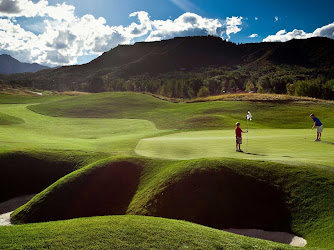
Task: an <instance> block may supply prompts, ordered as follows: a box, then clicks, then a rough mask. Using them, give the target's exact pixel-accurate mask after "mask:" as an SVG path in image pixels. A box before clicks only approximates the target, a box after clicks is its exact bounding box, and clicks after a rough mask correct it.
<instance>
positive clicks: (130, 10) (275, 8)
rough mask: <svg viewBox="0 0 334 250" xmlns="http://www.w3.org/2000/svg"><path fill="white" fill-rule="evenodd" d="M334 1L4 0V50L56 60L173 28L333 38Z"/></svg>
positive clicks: (243, 39)
mask: <svg viewBox="0 0 334 250" xmlns="http://www.w3.org/2000/svg"><path fill="white" fill-rule="evenodd" d="M333 9H334V1H330V0H318V1H310V0H306V1H299V0H297V1H293V0H290V1H285V0H283V1H261V0H247V1H246V0H238V1H226V0H211V1H204V0H67V1H61V0H48V1H47V0H0V54H2V53H6V54H10V55H12V56H13V57H15V58H17V59H18V60H20V61H25V62H37V63H41V64H45V65H50V66H56V65H68V64H82V63H87V62H89V61H90V60H92V59H94V58H96V57H97V56H99V55H100V54H101V53H103V52H104V51H108V50H109V49H111V48H113V47H115V46H117V45H118V44H124V43H125V44H132V43H134V42H136V41H158V40H162V39H169V38H172V37H174V36H186V35H207V34H210V35H216V36H220V37H222V38H223V39H228V40H230V41H233V42H236V43H249V42H262V41H268V42H273V41H283V42H284V41H288V40H290V39H293V38H297V39H302V38H308V37H312V36H327V37H330V38H334V14H333Z"/></svg>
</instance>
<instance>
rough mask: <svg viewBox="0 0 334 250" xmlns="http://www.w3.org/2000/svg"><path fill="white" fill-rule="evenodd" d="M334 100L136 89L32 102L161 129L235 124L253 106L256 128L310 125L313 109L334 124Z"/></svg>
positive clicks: (59, 111)
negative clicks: (162, 94)
mask: <svg viewBox="0 0 334 250" xmlns="http://www.w3.org/2000/svg"><path fill="white" fill-rule="evenodd" d="M333 107H334V106H333V104H331V103H320V104H319V103H312V102H307V101H298V102H292V101H288V102H252V101H248V102H237V101H236V102H233V101H232V102H231V101H230V102H229V101H216V102H201V103H170V102H166V101H163V100H160V99H157V98H154V97H152V96H148V95H144V94H136V93H100V94H93V95H87V96H78V97H72V98H69V99H66V100H59V101H54V102H48V103H44V104H40V105H33V106H29V109H31V110H33V111H35V112H37V113H40V114H44V115H48V116H59V117H81V118H83V117H91V118H118V119H144V120H149V121H152V122H154V123H155V124H156V126H157V127H158V128H160V129H210V128H214V129H217V128H222V129H227V128H233V127H234V126H235V123H236V122H237V121H240V122H243V121H246V114H247V110H251V112H252V114H253V118H254V120H253V121H252V127H253V128H291V129H294V128H307V127H310V126H312V120H311V119H310V118H309V115H310V113H315V114H316V116H318V117H319V118H321V120H322V122H323V123H324V124H325V127H327V128H328V127H334V108H333Z"/></svg>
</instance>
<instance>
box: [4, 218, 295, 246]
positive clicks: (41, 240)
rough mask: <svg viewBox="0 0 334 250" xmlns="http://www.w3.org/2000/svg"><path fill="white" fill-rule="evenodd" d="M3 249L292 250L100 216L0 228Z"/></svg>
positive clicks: (174, 225)
mask: <svg viewBox="0 0 334 250" xmlns="http://www.w3.org/2000/svg"><path fill="white" fill-rule="evenodd" d="M0 235H1V237H0V245H1V248H5V249H296V248H293V247H290V246H288V245H283V244H278V243H274V242H270V241H264V240H257V239H254V238H249V237H243V236H238V235H235V234H231V233H227V232H224V231H220V230H217V229H213V228H209V227H204V226H201V225H197V224H193V223H189V222H185V221H178V220H170V219H163V218H154V217H148V216H104V217H91V218H82V219H74V220H66V221H57V222H48V223H36V224H26V225H20V226H11V227H0Z"/></svg>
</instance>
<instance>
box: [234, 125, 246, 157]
mask: <svg viewBox="0 0 334 250" xmlns="http://www.w3.org/2000/svg"><path fill="white" fill-rule="evenodd" d="M241 133H248V131H247V132H244V131H242V129H241V128H240V122H237V127H236V128H235V139H236V150H235V151H237V152H244V151H242V150H241V148H240V145H241V144H242V135H241Z"/></svg>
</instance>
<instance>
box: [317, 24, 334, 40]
mask: <svg viewBox="0 0 334 250" xmlns="http://www.w3.org/2000/svg"><path fill="white" fill-rule="evenodd" d="M313 36H325V37H329V38H332V39H334V23H330V24H328V25H325V26H323V27H321V28H318V29H316V30H315V31H314V32H313Z"/></svg>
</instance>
